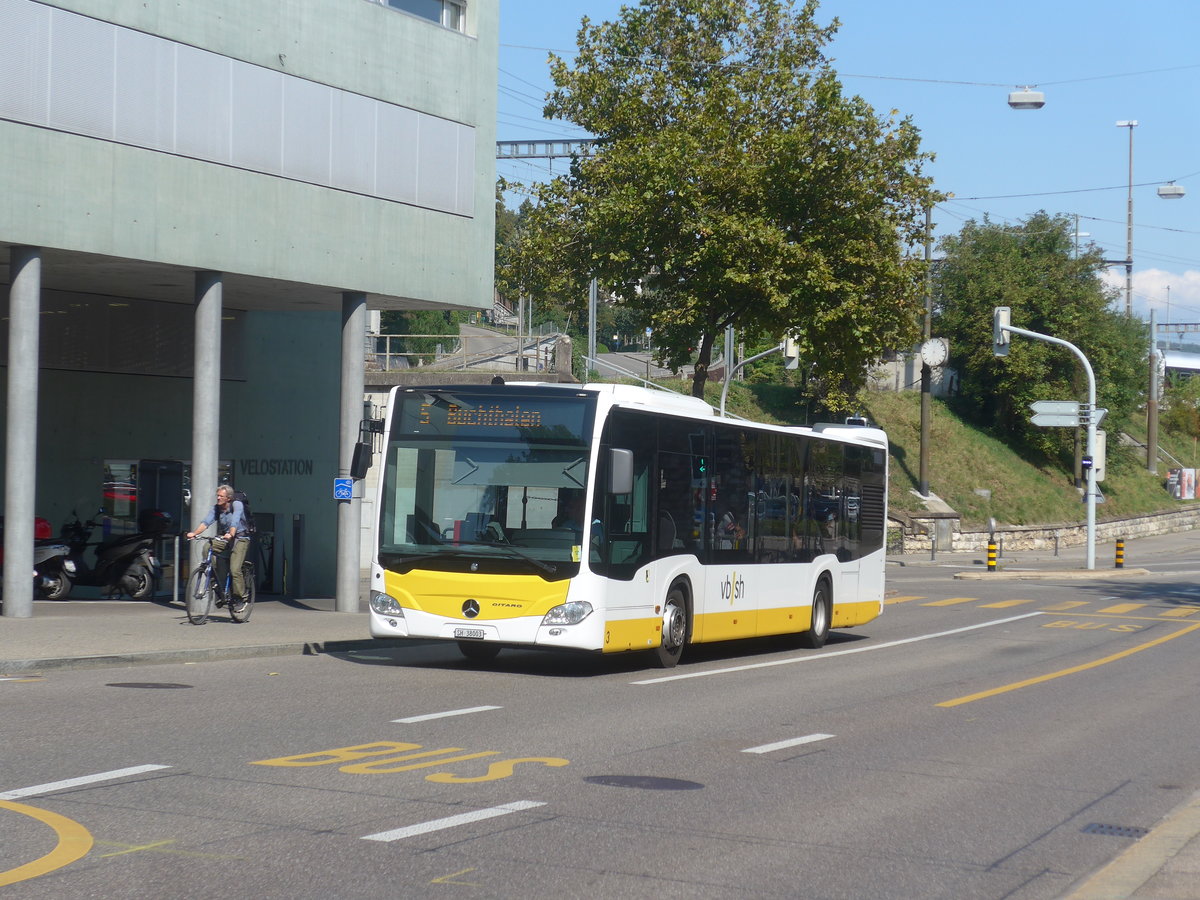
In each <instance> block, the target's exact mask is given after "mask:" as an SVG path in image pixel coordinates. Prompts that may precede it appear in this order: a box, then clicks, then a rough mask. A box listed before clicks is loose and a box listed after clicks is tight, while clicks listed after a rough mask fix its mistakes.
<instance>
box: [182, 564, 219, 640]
mask: <svg viewBox="0 0 1200 900" xmlns="http://www.w3.org/2000/svg"><path fill="white" fill-rule="evenodd" d="M183 599H184V602H186V603H187V617H188V621H189V622H191V623H192V624H193V625H203V624H204V623H205V622H207V621H208V610H209V607H210V606H211V604H212V583H211V580H210V579H209V569H208V564H207V563H202V564H201V565H199V566H197V567H196V568H195V570H193V572H192V574H191V575H190V576H188V583H187V594H185V595H184V598H183Z"/></svg>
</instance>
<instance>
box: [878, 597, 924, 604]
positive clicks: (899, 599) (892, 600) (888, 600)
mask: <svg viewBox="0 0 1200 900" xmlns="http://www.w3.org/2000/svg"><path fill="white" fill-rule="evenodd" d="M924 599H925V598H924V596H921V595H915V596H912V597H888V598H886V599H885V600H884V601H883V605H884V606H890V605H891V604H893V603H907V602H908V601H909V600H924Z"/></svg>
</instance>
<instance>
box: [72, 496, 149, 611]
mask: <svg viewBox="0 0 1200 900" xmlns="http://www.w3.org/2000/svg"><path fill="white" fill-rule="evenodd" d="M152 512H156V511H152ZM103 514H104V510H103V509H101V510H100V511H99V513H97V515H103ZM72 515H74V516H75V521H74V522H68V523H67V524H66V525H64V526H63V527H62V532H61V534H62V537H63V539H64V540H65V541H66V542H67V544H69V545H70V553H69V555H68V557H67V559H66V560H65V562H64V563H63V574H62V576H61V577H62V578H63V579H65V580H66V589H67V591H68V592H69V591H70V589H71V585H72V584H79V585H87V586H90V587H101V588H104V589H105V590H106V591H107V592H108V595H109V596H110V597H111V596H113V595H114V594H118V595H119V594H127V595H129V597H131V598H132V599H134V600H147V599H149V598H150V597H151V596H152V595H153V594H154V588H155V585H156V584H157V583H158V580H159V578H161V577H162V565H161V564H160V563H159V561H158V559H157V558H155V556H154V539H155V538H156V537H157V536H158V535H159V534H160V533H161V531H151V530H148V529H147V526H146V517H144V516H142V517H139V521H138V526H139V527H140V528H142V529H144V530H142V531H139V532H137V533H136V534H122V535H117V536H116V537H111V538H109V539H108V540H106V541H101V542H99V543H98V544H91V543H89V542H88V541H89V539H90V538H91V536H92V530H93V529H94V528H95V527H96V526H97V525H98V524H99V523H97V522H95V521H92V520H91V519H89V520H88V521H86V522H81V521H79V515H78V514H77V513H72ZM88 547H94V548H95V555H94V559H93V560H92V561H91V562H90V563H89V562H88V559H87V557H86V552H87V548H88ZM64 596H65V595H64Z"/></svg>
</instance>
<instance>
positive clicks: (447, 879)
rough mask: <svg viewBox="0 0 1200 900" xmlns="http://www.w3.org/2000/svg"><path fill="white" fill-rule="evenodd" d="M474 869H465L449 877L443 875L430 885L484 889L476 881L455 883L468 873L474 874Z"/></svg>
mask: <svg viewBox="0 0 1200 900" xmlns="http://www.w3.org/2000/svg"><path fill="white" fill-rule="evenodd" d="M474 871H475V870H474V869H463V870H461V871H459V872H451V873H450V874H449V875H442V876H441V877H440V878H435V879H433V881H431V882H429V883H430V884H464V885H466V886H467V887H482V886H483V885H480V884H476V883H475V882H474V881H455V880H454V879H455V878H457V877H458V876H459V875H466V874H467V873H468V872H474Z"/></svg>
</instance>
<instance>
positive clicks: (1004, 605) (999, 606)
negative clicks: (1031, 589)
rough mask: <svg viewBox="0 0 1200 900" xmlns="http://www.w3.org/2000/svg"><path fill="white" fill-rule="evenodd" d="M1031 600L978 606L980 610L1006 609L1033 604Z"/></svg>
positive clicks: (1003, 601)
mask: <svg viewBox="0 0 1200 900" xmlns="http://www.w3.org/2000/svg"><path fill="white" fill-rule="evenodd" d="M1033 602H1034V601H1033V600H1001V601H1000V602H999V603H984V604H981V605H980V607H979V608H980V609H1008V608H1010V607H1013V606H1024V605H1025V604H1026V603H1033Z"/></svg>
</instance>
